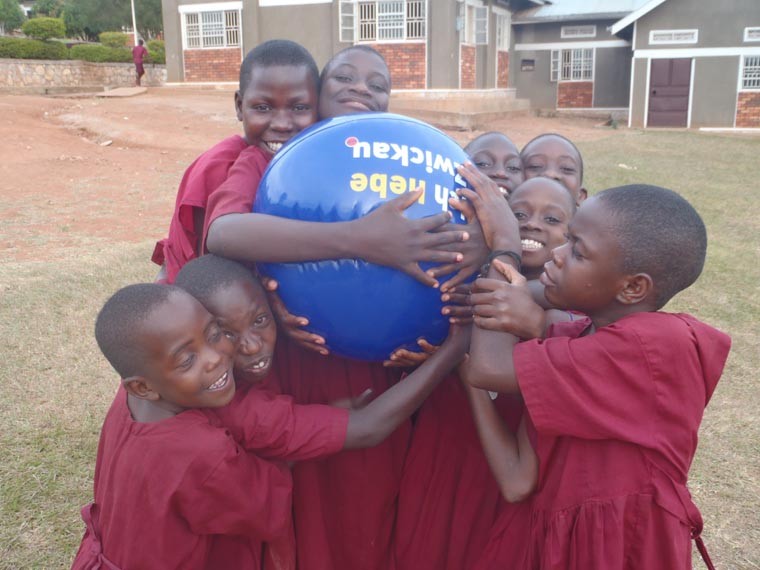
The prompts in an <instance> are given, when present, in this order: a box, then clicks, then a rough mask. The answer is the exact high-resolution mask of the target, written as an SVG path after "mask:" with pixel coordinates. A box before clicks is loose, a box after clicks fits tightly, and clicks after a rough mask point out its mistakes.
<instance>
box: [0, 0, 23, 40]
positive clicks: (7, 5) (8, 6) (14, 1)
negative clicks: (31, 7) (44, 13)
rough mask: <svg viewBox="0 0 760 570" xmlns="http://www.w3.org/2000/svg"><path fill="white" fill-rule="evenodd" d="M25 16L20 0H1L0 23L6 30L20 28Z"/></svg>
mask: <svg viewBox="0 0 760 570" xmlns="http://www.w3.org/2000/svg"><path fill="white" fill-rule="evenodd" d="M25 18H26V16H24V11H23V10H22V9H21V6H20V5H19V3H18V0H0V24H2V25H3V27H4V28H5V31H6V32H9V31H11V30H17V29H19V28H20V27H21V24H23V23H24V19H25Z"/></svg>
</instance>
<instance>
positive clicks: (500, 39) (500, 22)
mask: <svg viewBox="0 0 760 570" xmlns="http://www.w3.org/2000/svg"><path fill="white" fill-rule="evenodd" d="M509 29H510V22H509V16H502V15H501V14H497V15H496V49H497V50H499V51H509Z"/></svg>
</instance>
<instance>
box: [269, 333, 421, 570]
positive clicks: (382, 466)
mask: <svg viewBox="0 0 760 570" xmlns="http://www.w3.org/2000/svg"><path fill="white" fill-rule="evenodd" d="M327 341H328V344H329V341H330V340H329V339H327ZM278 342H279V343H280V344H279V345H278V347H277V351H276V353H275V361H276V365H277V366H278V370H279V371H280V373H281V374H280V376H281V383H282V388H283V391H284V392H287V393H290V394H293V396H294V397H295V400H296V401H297V402H299V403H308V404H316V403H330V402H334V401H336V400H340V399H344V398H348V397H356V396H359V395H360V394H362V393H363V392H364V391H365V390H366V389H367V388H372V390H373V391H374V395H375V397H377V396H379V395H380V394H381V393H382V392H384V391H385V390H387V389H388V388H389V387H390V386H391V385H392V384H393V383H395V382H396V381H397V379H398V377H399V373H398V372H397V371H394V370H393V369H388V368H385V367H383V366H382V364H381V363H370V362H360V361H357V360H348V359H344V358H339V357H337V356H327V357H325V356H320V355H318V354H316V353H313V352H309V351H306V350H303V349H301V348H300V347H297V346H295V345H293V344H292V343H290V342H289V341H288V340H287V339H283V338H281V339H280V340H279V341H278ZM410 427H411V425H410V422H408V421H407V422H404V423H403V424H402V425H401V426H400V427H399V428H398V429H397V430H396V431H394V432H393V433H392V434H391V435H390V436H389V437H388V438H387V439H386V440H385V441H384V442H382V443H380V444H379V445H377V446H375V447H372V448H369V449H357V450H350V451H344V452H342V453H339V454H337V455H334V456H333V457H330V458H327V459H323V460H320V461H305V462H303V463H298V464H296V466H295V467H294V469H293V484H294V487H293V507H294V513H295V523H296V536H297V538H298V540H297V545H298V564H299V569H300V570H390V569H392V568H393V552H392V542H391V539H392V534H393V524H394V520H395V517H396V506H397V499H398V492H399V484H400V481H401V473H402V469H403V465H404V458H405V455H406V451H407V447H408V444H409V434H410Z"/></svg>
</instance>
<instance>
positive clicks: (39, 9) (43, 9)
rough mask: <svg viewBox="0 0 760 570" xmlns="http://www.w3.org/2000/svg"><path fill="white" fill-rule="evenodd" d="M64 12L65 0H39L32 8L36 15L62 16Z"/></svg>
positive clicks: (33, 13)
mask: <svg viewBox="0 0 760 570" xmlns="http://www.w3.org/2000/svg"><path fill="white" fill-rule="evenodd" d="M62 13H63V0H37V1H36V2H35V3H34V7H33V8H32V15H34V16H48V17H50V18H60V17H61V14H62Z"/></svg>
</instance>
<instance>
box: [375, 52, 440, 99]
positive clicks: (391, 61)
mask: <svg viewBox="0 0 760 570" xmlns="http://www.w3.org/2000/svg"><path fill="white" fill-rule="evenodd" d="M372 47H373V48H375V49H376V50H377V51H379V52H380V53H381V54H382V55H383V57H384V58H385V61H386V62H387V63H388V69H389V70H390V72H391V77H392V78H393V89H425V80H426V77H425V69H426V66H427V53H426V50H427V48H426V47H425V44H424V43H422V42H417V43H393V44H372Z"/></svg>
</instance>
